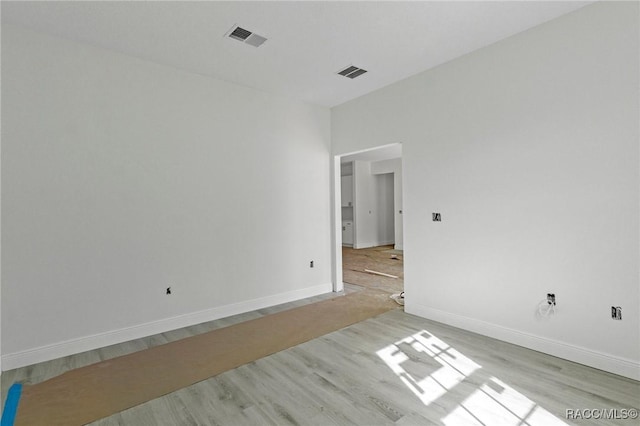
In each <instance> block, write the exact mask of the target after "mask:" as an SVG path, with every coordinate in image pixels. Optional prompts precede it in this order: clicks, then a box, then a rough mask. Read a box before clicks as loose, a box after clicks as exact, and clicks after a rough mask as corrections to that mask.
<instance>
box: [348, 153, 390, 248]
mask: <svg viewBox="0 0 640 426" xmlns="http://www.w3.org/2000/svg"><path fill="white" fill-rule="evenodd" d="M373 164H375V163H372V162H370V161H360V160H356V161H354V162H353V177H354V197H353V198H354V201H353V205H354V207H353V214H354V217H355V219H354V227H355V232H354V244H353V247H354V248H366V247H376V246H381V245H386V244H392V243H393V242H394V240H393V232H394V230H393V226H394V222H393V210H392V209H393V203H394V200H393V177H391V176H389V177H390V178H391V180H390V181H387V180H385V179H384V178H382V177H381V176H384V175H383V174H380V173H378V174H377V175H374V174H373V173H372V166H373Z"/></svg>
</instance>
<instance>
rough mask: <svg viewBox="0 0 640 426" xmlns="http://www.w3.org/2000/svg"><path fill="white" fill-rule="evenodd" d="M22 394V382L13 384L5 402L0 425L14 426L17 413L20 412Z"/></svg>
mask: <svg viewBox="0 0 640 426" xmlns="http://www.w3.org/2000/svg"><path fill="white" fill-rule="evenodd" d="M21 394H22V385H21V384H20V383H14V384H13V385H11V387H10V388H9V393H8V394H7V400H6V402H5V403H4V411H3V412H2V423H0V426H13V422H14V421H15V419H16V413H17V412H18V403H19V402H20V395H21Z"/></svg>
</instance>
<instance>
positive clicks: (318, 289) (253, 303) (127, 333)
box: [1, 283, 333, 371]
mask: <svg viewBox="0 0 640 426" xmlns="http://www.w3.org/2000/svg"><path fill="white" fill-rule="evenodd" d="M332 291H333V285H332V284H331V283H327V284H320V285H316V286H313V287H307V288H303V289H300V290H294V291H289V292H285V293H279V294H274V295H272V296H266V297H261V298H258V299H252V300H247V301H244V302H239V303H233V304H230V305H224V306H218V307H215V308H211V309H206V310H203V311H198V312H192V313H188V314H184V315H179V316H175V317H171V318H165V319H161V320H158V321H153V322H148V323H145V324H140V325H135V326H132V327H127V328H123V329H119V330H113V331H108V332H106V333H99V334H94V335H91V336H85V337H80V338H77V339H72V340H66V341H63V342H59V343H54V344H51V345H46V346H41V347H38V348H34V349H28V350H25V351H20V352H15V353H10V354H6V355H3V356H2V361H1V364H2V367H3V368H4V371H6V370H12V369H14V368H20V367H25V366H27V365H31V364H36V363H38V362H44V361H49V360H52V359H56V358H61V357H64V356H68V355H73V354H77V353H80V352H85V351H90V350H94V349H99V348H104V347H105V346H110V345H115V344H118V343H123V342H127V341H129V340H134V339H140V338H143V337H147V336H152V335H154V334H158V333H164V332H167V331H171V330H175V329H178V328H183V327H189V326H191V325H196V324H201V323H203V322H207V321H213V320H216V319H220V318H225V317H229V316H231V315H237V314H242V313H245V312H250V311H255V310H256V309H263V308H267V307H270V306H275V305H279V304H281V303H287V302H292V301H294V300H300V299H304V298H307V297H312V296H317V295H319V294H324V293H329V292H332Z"/></svg>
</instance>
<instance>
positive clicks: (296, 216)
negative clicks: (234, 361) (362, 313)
mask: <svg viewBox="0 0 640 426" xmlns="http://www.w3.org/2000/svg"><path fill="white" fill-rule="evenodd" d="M329 120H330V114H329V110H328V109H327V108H323V107H317V106H311V105H308V104H304V103H301V102H297V101H292V100H289V99H286V98H282V97H277V96H273V95H270V94H267V93H264V92H260V91H257V90H253V89H250V88H245V87H241V86H238V85H234V84H230V83H226V82H223V81H220V80H215V79H212V78H208V77H204V76H200V75H195V74H190V73H187V72H183V71H180V70H177V69H173V68H169V67H165V66H160V65H156V64H153V63H150V62H146V61H143V60H139V59H134V58H131V57H127V56H123V55H120V54H116V53H114V52H111V51H107V50H103V49H99V48H96V47H92V46H89V45H83V44H77V43H74V42H70V41H67V40H63V39H60V38H54V37H49V36H45V35H41V34H37V33H34V32H30V31H26V30H23V29H20V28H17V27H14V26H10V25H3V26H2V150H3V152H2V154H3V155H2V246H3V247H2V293H3V297H2V340H3V342H2V343H3V345H2V351H3V354H4V355H5V356H9V357H11V359H12V360H13V364H14V366H15V364H16V363H19V360H17V358H19V357H20V354H23V353H28V352H29V351H31V350H41V349H42V348H43V347H45V349H46V347H48V346H46V345H53V346H56V345H58V346H56V347H58V349H60V347H59V345H60V344H62V343H64V342H68V341H69V342H75V341H76V340H75V339H83V338H85V337H86V338H89V337H91V339H94V338H95V336H100V335H102V334H103V333H116V334H117V331H118V330H124V329H130V328H131V327H134V328H135V327H137V326H139V325H141V324H156V325H158V324H165V323H166V321H167V320H168V319H171V318H174V317H180V316H182V317H181V318H183V319H184V318H187V317H189V316H190V315H191V316H192V317H194V318H195V317H198V318H199V319H200V320H202V315H200V314H198V313H200V312H214V311H215V312H231V311H233V309H231V308H228V307H234V306H256V305H255V303H258V302H255V301H263V302H264V301H277V300H279V299H278V295H288V296H287V297H293V296H291V295H303V294H306V295H308V293H309V292H310V291H315V292H316V293H317V292H318V291H320V290H319V289H323V288H326V290H325V291H330V290H331V262H330V259H331V258H330V253H331V226H330V214H329V212H330V193H331V189H330V181H331V179H330V167H331V166H330V161H329V160H330V156H329V153H330V126H329ZM311 260H314V263H315V267H314V268H313V269H311V268H310V267H309V262H310V261H311ZM169 286H171V288H172V292H173V294H172V295H171V296H166V295H165V288H166V287H169ZM283 297H284V296H283ZM301 297H303V296H301ZM249 302H250V303H249ZM263 302H260V303H263ZM252 303H253V304H252ZM264 303H266V302H264ZM227 308H228V309H227ZM194 313H195V314H197V315H194ZM189 318H191V317H189ZM163 321H164V322H163ZM169 322H170V321H169ZM156 328H157V327H156ZM146 329H151V328H146ZM61 342H62V343H61ZM92 342H98V343H96V344H100V342H102V343H104V340H102V341H100V339H97V340H95V339H94V340H92ZM72 346H73V345H71V346H68V347H72ZM80 346H82V345H80ZM73 347H78V346H73ZM45 349H42V350H43V351H44V352H46V350H45ZM63 349H64V348H63ZM44 352H43V353H44ZM62 352H64V350H63V351H62ZM58 355H59V353H58ZM16 357H17V358H16Z"/></svg>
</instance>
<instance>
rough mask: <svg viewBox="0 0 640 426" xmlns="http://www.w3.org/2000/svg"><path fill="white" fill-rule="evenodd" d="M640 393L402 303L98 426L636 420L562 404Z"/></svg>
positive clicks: (75, 359)
mask: <svg viewBox="0 0 640 426" xmlns="http://www.w3.org/2000/svg"><path fill="white" fill-rule="evenodd" d="M346 287H347V291H348V292H351V291H358V288H357V287H355V286H349V285H347V286H346ZM334 296H335V295H334V294H329V295H324V296H319V297H316V298H311V299H306V300H304V301H299V302H295V303H291V304H285V305H280V306H278V307H274V308H270V309H266V310H260V311H255V312H251V313H247V314H244V315H238V316H235V317H231V318H227V319H223V320H218V321H212V322H210V323H206V324H201V325H198V326H194V327H189V328H186V329H181V330H176V331H173V332H169V333H163V334H161V335H157V336H152V337H149V338H146V339H140V340H136V341H132V342H127V343H124V344H121V345H115V346H111V347H108V348H104V349H99V350H96V351H91V352H86V353H83V354H78V355H74V356H70V357H65V358H61V359H59V360H54V361H49V362H46V363H41V364H36V365H33V366H30V367H25V368H21V369H16V370H11V371H8V372H5V373H3V375H2V387H3V391H4V390H6V389H7V387H8V386H9V385H10V384H11V383H13V382H14V381H25V380H26V381H31V382H38V381H41V380H45V379H46V378H48V377H52V376H55V375H57V374H60V373H62V372H64V371H66V370H68V369H70V368H76V367H79V366H82V365H86V364H89V363H92V362H96V361H99V360H102V359H107V358H111V357H115V356H119V355H123V354H125V353H129V352H132V351H135V350H140V349H145V348H147V347H150V346H154V345H158V344H162V343H165V342H168V341H172V340H177V339H180V338H183V337H188V336H191V335H194V334H198V333H202V332H205V331H208V330H212V329H215V328H219V327H224V326H227V325H231V324H235V323H237V322H240V321H244V320H247V319H251V318H256V317H260V316H262V315H266V314H269V313H272V312H276V311H279V310H282V309H288V308H290V307H295V306H299V305H301V304H305V303H311V302H314V301H317V300H322V299H325V298H328V297H334ZM3 395H6V392H3ZM639 398H640V382H637V381H633V380H630V379H626V378H623V377H619V376H615V375H612V374H609V373H605V372H603V371H599V370H595V369H592V368H589V367H585V366H582V365H579V364H575V363H572V362H568V361H564V360H561V359H559V358H555V357H551V356H548V355H544V354H542V353H539V352H535V351H531V350H528V349H525V348H522V347H518V346H514V345H510V344H508V343H504V342H500V341H497V340H494V339H490V338H487V337H483V336H480V335H477V334H474V333H470V332H466V331H463V330H460V329H456V328H453V327H449V326H447V325H443V324H440V323H436V322H432V321H428V320H425V319H422V318H419V317H415V316H413V315H409V314H406V313H404V312H403V311H402V310H395V311H391V312H388V313H386V314H383V315H380V316H378V317H376V318H372V319H369V320H366V321H363V322H361V323H358V324H354V325H352V326H350V327H347V328H344V329H342V330H339V331H337V332H334V333H331V334H328V335H326V336H323V337H321V338H318V339H314V340H312V341H309V342H307V343H304V344H302V345H298V346H296V347H293V348H290V349H287V350H285V351H282V352H279V353H277V354H274V355H271V356H268V357H266V358H262V359H260V360H258V361H255V362H252V363H250V364H247V365H244V366H242V367H240V368H237V369H235V370H231V371H228V372H226V373H223V374H220V375H219V376H216V377H213V378H211V379H208V380H205V381H203V382H200V383H198V384H195V385H193V386H190V387H187V388H185V389H182V390H180V391H177V392H174V393H171V394H169V395H166V396H164V397H162V398H158V399H156V400H153V401H149V402H148V403H145V404H142V405H139V406H137V407H134V408H131V409H129V410H126V411H123V412H121V413H117V414H114V415H113V416H110V417H107V418H105V419H102V420H99V421H97V422H95V423H93V425H101V426H106V425H136V426H138V425H262V424H274V425H284V424H287V425H288V424H294V425H296V424H297V425H347V424H356V425H378V424H380V425H383V424H397V425H425V424H451V425H458V424H463V423H462V422H463V421H465V420H467V421H469V422H476V423H475V424H485V425H496V424H512V425H518V424H531V425H534V424H538V425H545V426H546V425H552V424H565V423H566V424H593V425H607V424H619V425H636V424H638V422H637V420H635V421H632V420H617V421H616V420H613V421H605V420H602V419H600V420H597V421H596V420H590V421H587V420H578V421H575V422H573V421H571V420H568V419H565V414H566V410H567V409H594V408H605V409H616V408H617V409H623V408H624V409H629V408H635V409H638V408H639V406H640V401H639ZM501 422H502V423H501Z"/></svg>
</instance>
